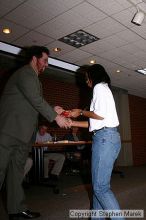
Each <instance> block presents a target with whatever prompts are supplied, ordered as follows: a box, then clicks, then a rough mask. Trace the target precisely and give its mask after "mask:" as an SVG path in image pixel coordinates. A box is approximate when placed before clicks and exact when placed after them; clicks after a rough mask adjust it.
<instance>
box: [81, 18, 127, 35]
mask: <svg viewBox="0 0 146 220" xmlns="http://www.w3.org/2000/svg"><path fill="white" fill-rule="evenodd" d="M125 29H126V28H125V27H124V26H123V25H121V24H120V23H118V22H117V21H115V20H114V19H112V18H105V19H103V20H102V21H99V22H96V23H95V24H93V25H90V26H89V27H87V28H84V30H85V31H87V32H89V33H91V34H93V35H95V36H97V37H99V38H101V39H102V38H105V37H108V36H111V35H112V34H116V33H118V32H120V31H122V30H125Z"/></svg>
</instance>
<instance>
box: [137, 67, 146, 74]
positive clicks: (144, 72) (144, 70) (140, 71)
mask: <svg viewBox="0 0 146 220" xmlns="http://www.w3.org/2000/svg"><path fill="white" fill-rule="evenodd" d="M136 71H137V72H138V73H141V74H143V75H146V68H145V69H141V70H136Z"/></svg>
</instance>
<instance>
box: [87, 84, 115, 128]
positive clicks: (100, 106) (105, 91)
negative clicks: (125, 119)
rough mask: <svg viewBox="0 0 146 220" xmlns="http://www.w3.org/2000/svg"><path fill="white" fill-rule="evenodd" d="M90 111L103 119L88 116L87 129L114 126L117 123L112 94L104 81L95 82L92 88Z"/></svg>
mask: <svg viewBox="0 0 146 220" xmlns="http://www.w3.org/2000/svg"><path fill="white" fill-rule="evenodd" d="M90 111H93V112H94V113H95V114H97V115H99V116H101V117H103V118H104V119H103V120H97V119H92V118H90V120H89V121H90V126H89V131H93V130H98V129H101V128H103V127H116V126H118V125H119V120H118V116H117V111H116V107H115V101H114V98H113V94H112V92H111V90H110V88H109V87H108V84H106V83H99V84H96V85H95V87H94V89H93V98H92V101H91V105H90Z"/></svg>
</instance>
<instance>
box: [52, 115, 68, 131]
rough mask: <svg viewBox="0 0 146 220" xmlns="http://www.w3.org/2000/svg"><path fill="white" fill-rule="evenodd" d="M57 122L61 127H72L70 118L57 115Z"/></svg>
mask: <svg viewBox="0 0 146 220" xmlns="http://www.w3.org/2000/svg"><path fill="white" fill-rule="evenodd" d="M55 121H56V123H57V124H58V126H59V127H60V128H70V127H71V125H72V121H71V119H69V118H65V117H63V116H61V115H57V117H56V118H55Z"/></svg>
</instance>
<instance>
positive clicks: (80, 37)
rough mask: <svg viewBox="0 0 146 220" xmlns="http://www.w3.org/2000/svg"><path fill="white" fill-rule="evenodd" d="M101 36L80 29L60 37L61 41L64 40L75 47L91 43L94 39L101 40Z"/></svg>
mask: <svg viewBox="0 0 146 220" xmlns="http://www.w3.org/2000/svg"><path fill="white" fill-rule="evenodd" d="M99 39H100V38H98V37H95V36H94V35H92V34H89V33H87V32H85V31H83V30H78V31H76V32H74V33H72V34H69V35H67V36H65V37H62V38H60V39H59V41H62V42H64V43H66V44H68V45H71V46H73V47H76V48H79V47H83V46H85V45H87V44H90V43H92V42H94V41H97V40H99Z"/></svg>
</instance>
